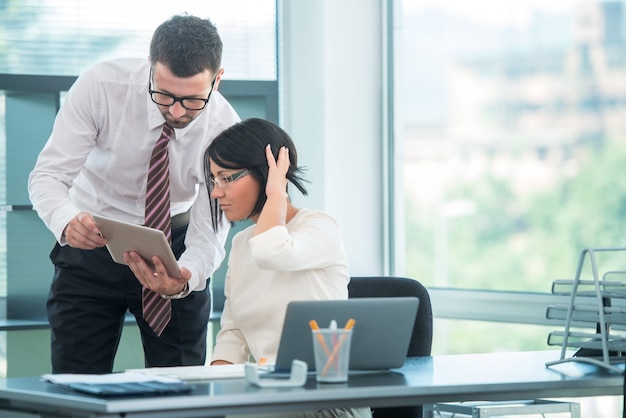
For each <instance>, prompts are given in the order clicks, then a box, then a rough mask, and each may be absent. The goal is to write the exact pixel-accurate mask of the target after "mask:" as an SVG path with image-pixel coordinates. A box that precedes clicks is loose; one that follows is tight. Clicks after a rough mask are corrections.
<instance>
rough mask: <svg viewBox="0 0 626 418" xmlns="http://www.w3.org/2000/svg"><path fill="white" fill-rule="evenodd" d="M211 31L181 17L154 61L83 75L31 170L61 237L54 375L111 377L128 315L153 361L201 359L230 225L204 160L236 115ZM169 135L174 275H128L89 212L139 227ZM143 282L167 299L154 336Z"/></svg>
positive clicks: (41, 205) (167, 27) (103, 66)
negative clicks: (222, 220) (155, 155)
mask: <svg viewBox="0 0 626 418" xmlns="http://www.w3.org/2000/svg"><path fill="white" fill-rule="evenodd" d="M221 54H222V43H221V40H220V37H219V35H218V33H217V30H216V28H215V26H214V25H213V24H212V23H211V22H210V21H209V20H206V19H200V18H198V17H194V16H188V15H184V16H174V17H172V18H171V19H169V20H168V21H166V22H164V23H162V24H161V25H160V26H159V27H158V28H157V29H156V31H155V33H154V35H153V38H152V41H151V44H150V57H149V59H148V60H142V59H117V60H110V61H106V62H102V63H99V64H96V65H94V66H92V67H91V68H89V69H88V70H87V71H85V72H84V73H83V74H81V76H80V77H79V78H78V79H77V80H76V82H75V83H74V85H73V86H72V88H71V89H70V91H69V92H68V93H67V96H66V98H65V101H64V103H63V106H62V107H61V109H60V110H59V113H58V115H57V118H56V120H55V123H54V128H53V131H52V134H51V136H50V138H49V139H48V142H47V143H46V145H45V146H44V148H43V150H42V151H41V153H40V155H39V157H38V159H37V163H36V165H35V168H34V169H33V171H32V172H31V174H30V177H29V183H28V189H29V195H30V199H31V202H32V203H33V207H34V209H35V210H36V211H37V213H38V214H39V216H40V217H41V219H42V220H43V221H44V223H45V224H46V226H47V227H48V228H49V229H50V231H51V232H52V233H53V234H54V236H55V237H56V239H57V243H56V245H55V247H54V249H53V250H52V252H51V254H50V259H51V261H52V262H53V264H54V266H55V272H54V278H53V282H52V285H51V289H50V294H49V298H48V302H47V311H48V319H49V322H50V326H51V336H52V341H51V348H52V371H53V372H54V373H107V372H111V371H112V368H113V361H114V357H115V353H116V351H117V346H118V343H119V339H120V335H121V332H122V328H123V324H124V319H125V315H126V312H127V310H129V311H130V312H131V313H132V314H133V315H134V316H135V318H136V320H137V324H138V325H139V329H140V332H141V339H142V343H143V349H144V354H145V365H146V367H154V366H184V365H201V364H204V363H205V359H206V349H207V347H206V335H207V323H208V318H209V314H210V311H211V297H210V293H209V287H208V279H209V277H210V276H211V275H212V274H213V272H214V271H215V270H216V269H217V268H218V267H219V265H220V264H221V262H222V260H223V258H224V255H225V250H224V242H225V240H226V236H227V233H228V226H226V228H223V229H220V230H219V231H215V230H214V229H213V226H212V224H211V215H210V208H209V200H208V196H207V193H206V187H204V174H203V166H202V156H203V153H204V150H205V149H206V147H207V146H208V144H209V143H210V142H211V141H212V140H213V138H214V137H215V136H216V135H217V134H219V133H220V132H221V131H223V130H224V129H225V128H227V127H229V126H231V125H233V124H234V123H236V122H238V121H239V117H238V115H237V113H236V112H235V111H234V109H233V108H232V106H231V105H230V104H229V103H228V102H227V101H226V100H225V99H224V97H223V96H222V95H221V94H220V93H219V92H218V91H217V88H218V86H219V82H220V79H221V77H222V75H223V72H224V70H223V69H222V68H221V67H220V66H221ZM165 124H167V125H169V127H171V128H173V132H174V133H173V135H172V139H171V140H170V142H169V146H168V150H169V151H168V152H169V184H170V189H169V190H170V199H169V200H170V214H171V217H172V218H171V238H172V249H173V250H174V253H175V255H176V256H177V258H178V257H179V265H180V266H181V270H180V275H181V277H180V278H175V277H170V276H168V275H167V274H166V273H165V270H164V268H163V266H162V264H160V263H158V262H157V263H156V270H155V271H150V272H149V274H145V272H144V271H135V272H133V271H131V270H130V269H129V268H128V267H127V266H125V265H122V264H116V263H115V262H113V260H112V259H111V257H110V255H109V253H108V251H107V249H106V247H105V244H106V240H105V239H104V238H103V237H101V236H100V234H99V230H98V228H97V226H96V224H95V222H94V220H93V218H92V216H91V214H99V215H104V216H108V217H111V218H116V219H120V220H122V221H126V222H130V223H134V224H144V221H145V206H146V188H147V186H146V184H147V177H148V166H149V162H150V158H151V154H152V151H153V148H154V146H155V143H156V142H157V140H158V139H159V137H160V136H161V133H162V132H163V131H164V125H165ZM142 287H143V288H146V289H151V290H152V291H154V292H156V293H158V294H161V295H162V297H163V298H166V299H170V300H171V319H170V320H169V322H168V323H167V325H166V326H165V328H164V329H163V331H162V333H160V335H159V333H158V332H155V331H153V330H152V328H151V327H150V326H149V325H148V323H147V322H146V320H145V318H144V316H143V313H142V296H141V295H142Z"/></svg>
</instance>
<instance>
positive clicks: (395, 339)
mask: <svg viewBox="0 0 626 418" xmlns="http://www.w3.org/2000/svg"><path fill="white" fill-rule="evenodd" d="M418 306H419V299H418V298H416V297H375V298H355V299H347V300H316V301H294V302H291V303H289V305H288V306H287V312H286V314H285V322H284V325H283V330H282V334H281V338H280V343H279V346H278V353H277V357H276V364H275V371H278V372H284V371H289V369H290V368H291V362H292V361H293V360H294V359H295V360H302V361H304V362H306V363H307V364H308V367H309V370H314V369H315V361H314V356H313V337H312V333H311V328H310V326H309V322H310V321H311V320H312V319H314V320H316V321H317V323H318V324H319V326H320V328H327V327H328V326H329V324H330V322H331V320H335V321H336V322H337V324H338V326H340V327H343V326H344V325H345V324H346V322H347V321H348V319H350V318H353V319H354V320H355V321H356V322H355V325H354V328H353V331H352V343H351V346H350V370H386V369H392V368H398V367H402V365H403V364H404V361H405V359H406V356H407V353H408V349H409V344H410V341H411V335H412V333H413V326H414V324H415V316H416V314H417V308H418Z"/></svg>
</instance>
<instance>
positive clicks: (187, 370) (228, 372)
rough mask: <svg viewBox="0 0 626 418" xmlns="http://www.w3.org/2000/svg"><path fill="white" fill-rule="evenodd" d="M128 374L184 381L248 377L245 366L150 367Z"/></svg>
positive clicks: (128, 371)
mask: <svg viewBox="0 0 626 418" xmlns="http://www.w3.org/2000/svg"><path fill="white" fill-rule="evenodd" d="M126 372H127V373H140V374H145V375H149V376H161V377H170V378H174V379H180V380H183V381H197V380H216V379H237V378H244V377H245V376H246V372H245V367H244V365H243V364H225V365H221V366H178V367H148V368H145V369H128V370H126Z"/></svg>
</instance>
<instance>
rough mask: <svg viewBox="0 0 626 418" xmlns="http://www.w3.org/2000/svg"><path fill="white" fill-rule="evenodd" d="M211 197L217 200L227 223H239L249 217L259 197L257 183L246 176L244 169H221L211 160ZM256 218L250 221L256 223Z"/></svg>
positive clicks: (252, 178)
mask: <svg viewBox="0 0 626 418" xmlns="http://www.w3.org/2000/svg"><path fill="white" fill-rule="evenodd" d="M210 162H211V177H212V178H211V179H210V180H209V181H212V182H213V190H212V191H211V197H212V198H213V199H218V200H219V206H220V209H222V211H223V212H224V216H226V219H227V220H228V221H229V222H235V221H241V220H244V219H247V218H248V217H250V213H252V210H253V209H254V207H255V206H256V201H257V196H258V195H259V183H258V182H257V181H256V179H255V178H254V177H252V176H250V175H248V173H247V170H245V169H230V168H223V167H220V166H219V165H217V164H216V163H215V162H214V161H213V160H210ZM257 218H258V216H254V217H252V218H251V219H252V220H253V221H254V222H256V220H257Z"/></svg>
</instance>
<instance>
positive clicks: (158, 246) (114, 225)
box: [92, 215, 180, 278]
mask: <svg viewBox="0 0 626 418" xmlns="http://www.w3.org/2000/svg"><path fill="white" fill-rule="evenodd" d="M92 216H93V219H94V220H95V221H96V225H98V228H99V229H100V233H102V236H103V237H104V238H106V239H107V241H108V242H107V249H108V250H109V253H111V257H112V258H113V261H115V262H116V263H120V264H126V262H125V261H124V253H125V252H127V251H136V252H137V253H138V254H139V255H140V256H141V257H143V259H144V260H145V261H146V263H148V265H149V266H150V267H151V268H153V269H154V263H152V256H155V255H156V256H158V257H159V258H160V259H161V261H162V262H163V264H164V265H165V269H166V270H167V274H169V275H170V276H172V277H177V278H180V267H179V266H178V261H177V260H176V257H175V256H174V253H173V252H172V248H171V247H170V244H169V242H168V241H167V237H166V236H165V234H164V233H163V231H161V230H159V229H154V228H149V227H147V226H142V225H135V224H131V223H128V222H124V221H118V220H116V219H112V218H107V217H104V216H98V215H92Z"/></svg>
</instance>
